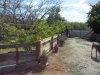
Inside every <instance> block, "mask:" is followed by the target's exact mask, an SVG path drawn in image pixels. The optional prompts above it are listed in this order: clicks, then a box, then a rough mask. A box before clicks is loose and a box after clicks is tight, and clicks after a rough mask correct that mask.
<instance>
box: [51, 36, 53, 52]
mask: <svg viewBox="0 0 100 75" xmlns="http://www.w3.org/2000/svg"><path fill="white" fill-rule="evenodd" d="M52 49H53V36H52V37H51V41H50V50H52Z"/></svg>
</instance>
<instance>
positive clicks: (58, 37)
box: [57, 34, 60, 45]
mask: <svg viewBox="0 0 100 75" xmlns="http://www.w3.org/2000/svg"><path fill="white" fill-rule="evenodd" d="M59 39H60V36H59V34H58V36H57V44H58V45H59Z"/></svg>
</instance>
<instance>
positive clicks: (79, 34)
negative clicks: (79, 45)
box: [69, 30, 93, 39]
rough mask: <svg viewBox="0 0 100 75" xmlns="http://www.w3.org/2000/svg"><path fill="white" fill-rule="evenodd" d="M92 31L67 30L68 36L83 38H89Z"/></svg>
mask: <svg viewBox="0 0 100 75" xmlns="http://www.w3.org/2000/svg"><path fill="white" fill-rule="evenodd" d="M92 33H93V31H91V30H90V31H87V30H69V36H70V37H80V38H84V39H89V38H90V37H91V35H92Z"/></svg>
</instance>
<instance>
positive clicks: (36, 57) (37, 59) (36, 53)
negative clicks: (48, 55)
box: [35, 40, 41, 62]
mask: <svg viewBox="0 0 100 75" xmlns="http://www.w3.org/2000/svg"><path fill="white" fill-rule="evenodd" d="M35 46H36V51H35V59H36V61H38V62H39V60H40V52H41V41H40V40H38V41H36V42H35Z"/></svg>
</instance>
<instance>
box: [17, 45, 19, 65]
mask: <svg viewBox="0 0 100 75" xmlns="http://www.w3.org/2000/svg"><path fill="white" fill-rule="evenodd" d="M18 64H19V51H18V47H16V65H18Z"/></svg>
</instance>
